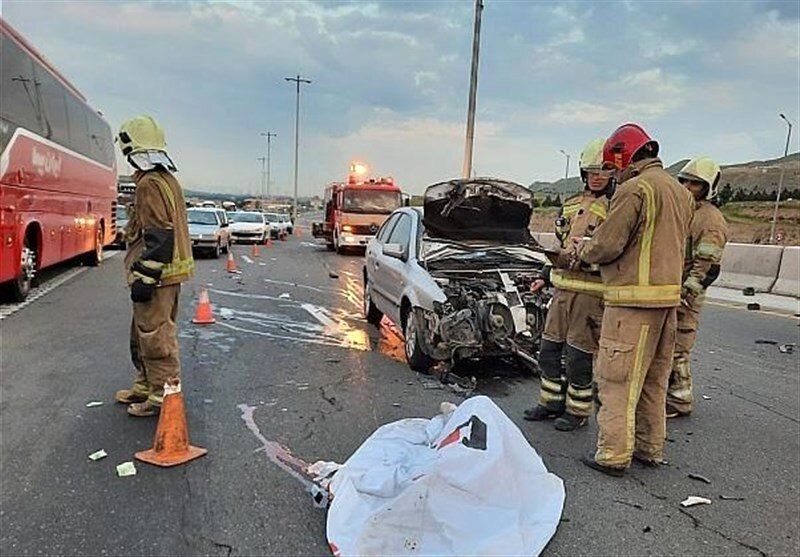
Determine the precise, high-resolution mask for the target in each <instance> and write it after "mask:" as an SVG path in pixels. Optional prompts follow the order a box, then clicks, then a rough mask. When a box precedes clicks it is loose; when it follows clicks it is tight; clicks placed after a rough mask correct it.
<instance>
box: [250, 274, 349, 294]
mask: <svg viewBox="0 0 800 557" xmlns="http://www.w3.org/2000/svg"><path fill="white" fill-rule="evenodd" d="M264 282H268V283H271V284H280V285H282V286H294V287H295V288H307V289H308V290H314V291H315V292H323V293H324V292H337V290H336V289H335V288H318V287H316V286H309V285H307V284H299V283H297V282H289V281H286V280H274V279H268V278H265V279H264Z"/></svg>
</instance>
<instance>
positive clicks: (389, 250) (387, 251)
mask: <svg viewBox="0 0 800 557" xmlns="http://www.w3.org/2000/svg"><path fill="white" fill-rule="evenodd" d="M383 255H385V256H387V257H394V258H395V259H401V260H403V261H405V260H406V247H405V246H404V245H402V244H383Z"/></svg>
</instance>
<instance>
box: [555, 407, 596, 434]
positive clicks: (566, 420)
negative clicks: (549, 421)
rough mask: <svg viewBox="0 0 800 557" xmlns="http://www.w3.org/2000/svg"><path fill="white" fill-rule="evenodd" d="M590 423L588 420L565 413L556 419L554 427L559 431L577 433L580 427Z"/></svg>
mask: <svg viewBox="0 0 800 557" xmlns="http://www.w3.org/2000/svg"><path fill="white" fill-rule="evenodd" d="M588 422H589V419H588V418H585V417H582V416H576V415H575V414H570V413H569V412H564V413H563V414H561V416H559V417H558V418H557V419H556V421H555V423H554V424H553V425H554V426H555V428H556V429H557V430H558V431H575V430H576V429H578V428H579V427H583V426H585V425H586V424H587V423H588Z"/></svg>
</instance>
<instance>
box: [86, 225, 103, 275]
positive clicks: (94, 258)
mask: <svg viewBox="0 0 800 557" xmlns="http://www.w3.org/2000/svg"><path fill="white" fill-rule="evenodd" d="M102 262H103V224H102V223H98V224H97V231H96V232H95V235H94V251H92V252H91V253H89V254H88V255H87V258H86V263H88V264H89V266H90V267H97V266H98V265H100V264H101V263H102Z"/></svg>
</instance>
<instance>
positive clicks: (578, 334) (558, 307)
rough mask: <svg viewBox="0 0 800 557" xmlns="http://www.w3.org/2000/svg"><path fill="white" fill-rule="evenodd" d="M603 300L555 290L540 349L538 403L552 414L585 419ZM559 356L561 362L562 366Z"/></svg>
mask: <svg viewBox="0 0 800 557" xmlns="http://www.w3.org/2000/svg"><path fill="white" fill-rule="evenodd" d="M602 320H603V300H602V299H601V298H599V297H597V296H592V295H590V294H583V293H579V292H572V291H569V290H560V289H557V290H556V292H555V294H554V295H553V301H552V303H551V304H550V309H549V310H548V312H547V321H546V322H545V327H544V332H543V333H542V347H541V350H540V351H539V368H540V369H541V377H540V387H539V404H540V405H541V406H543V407H545V408H547V409H548V410H551V411H553V412H564V411H565V410H566V411H567V412H569V413H570V414H573V415H575V416H579V417H588V416H589V415H590V414H591V412H592V398H593V391H592V359H593V357H594V354H595V352H597V343H598V340H599V338H600V326H601V324H602ZM562 354H563V355H564V363H565V364H566V365H562Z"/></svg>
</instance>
